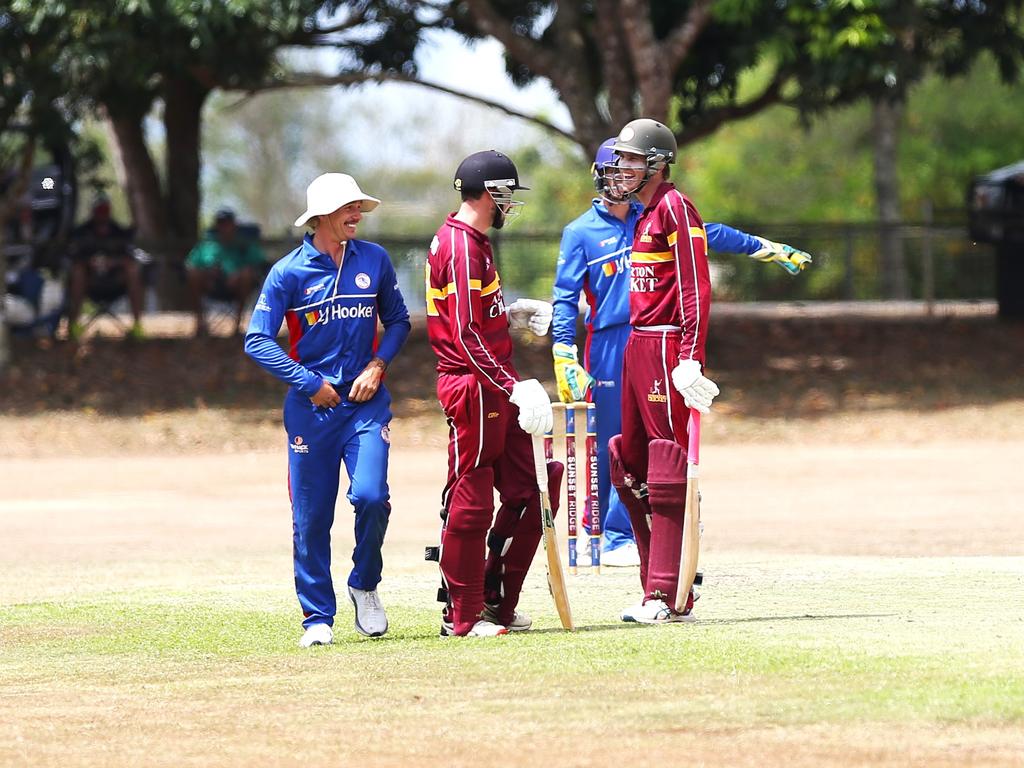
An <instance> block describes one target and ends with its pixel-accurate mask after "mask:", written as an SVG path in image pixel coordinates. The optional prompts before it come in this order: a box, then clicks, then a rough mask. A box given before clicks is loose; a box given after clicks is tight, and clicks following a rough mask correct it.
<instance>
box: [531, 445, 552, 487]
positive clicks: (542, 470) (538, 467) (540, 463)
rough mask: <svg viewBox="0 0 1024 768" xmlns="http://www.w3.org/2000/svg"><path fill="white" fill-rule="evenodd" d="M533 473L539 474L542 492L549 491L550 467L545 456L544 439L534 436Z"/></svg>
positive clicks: (538, 482) (538, 479)
mask: <svg viewBox="0 0 1024 768" xmlns="http://www.w3.org/2000/svg"><path fill="white" fill-rule="evenodd" d="M533 471H534V472H535V473H536V474H537V487H538V488H540V490H541V491H542V492H546V491H547V489H548V465H547V459H546V458H545V456H544V438H543V437H541V436H538V435H534V436H533Z"/></svg>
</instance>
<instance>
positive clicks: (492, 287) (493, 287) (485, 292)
mask: <svg viewBox="0 0 1024 768" xmlns="http://www.w3.org/2000/svg"><path fill="white" fill-rule="evenodd" d="M474 282H475V283H479V282H480V281H479V280H470V281H469V287H470V288H472V287H473V283H474ZM499 288H501V278H500V277H498V275H497V274H495V275H494V279H493V280H492V281H491V282H490V284H489V285H488V286H487V287H486V288H481V289H480V295H481V296H490V295H491V294H492V293H494V292H495V291H497V290H498V289H499Z"/></svg>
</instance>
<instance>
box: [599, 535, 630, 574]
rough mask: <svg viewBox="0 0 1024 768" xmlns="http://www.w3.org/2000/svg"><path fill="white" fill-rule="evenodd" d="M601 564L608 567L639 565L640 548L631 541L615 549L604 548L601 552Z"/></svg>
mask: <svg viewBox="0 0 1024 768" xmlns="http://www.w3.org/2000/svg"><path fill="white" fill-rule="evenodd" d="M601 565H607V566H608V567H609V568H636V567H637V566H639V565H640V550H639V549H637V546H636V544H634V543H633V542H632V541H629V542H626V543H625V544H623V545H622V546H621V547H616V548H615V549H606V550H605V551H604V552H602V553H601Z"/></svg>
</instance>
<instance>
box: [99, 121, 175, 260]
mask: <svg viewBox="0 0 1024 768" xmlns="http://www.w3.org/2000/svg"><path fill="white" fill-rule="evenodd" d="M107 112H108V116H107V125H108V126H109V128H110V130H111V132H112V133H113V135H114V144H115V145H116V146H115V152H114V154H115V156H116V157H115V162H117V164H118V165H120V166H121V168H122V170H123V173H124V187H125V193H126V194H127V195H128V205H129V207H130V208H131V212H132V221H133V223H134V224H135V231H136V235H137V237H138V238H139V240H141V241H143V242H150V243H153V242H158V241H160V240H162V239H163V238H164V237H166V236H167V213H166V210H165V208H164V199H163V194H162V192H161V190H160V179H159V177H158V176H157V172H156V164H155V163H154V162H153V156H152V155H151V154H150V152H149V147H147V146H146V138H145V133H144V131H143V127H142V121H143V119H144V118H145V115H142V114H129V113H117V114H115V113H111V111H110V110H109V109H108V110H107Z"/></svg>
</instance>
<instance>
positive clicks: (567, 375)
mask: <svg viewBox="0 0 1024 768" xmlns="http://www.w3.org/2000/svg"><path fill="white" fill-rule="evenodd" d="M551 353H552V354H553V355H554V358H555V381H556V382H558V399H559V400H561V401H562V402H563V403H578V402H580V401H582V400H586V399H587V390H589V389H590V388H591V387H592V386H594V377H593V376H591V375H590V374H589V373H587V370H586V368H584V367H583V366H582V365H580V362H579V358H577V357H576V345H575V344H573V345H572V346H569V345H568V344H555V345H553V346H552V347H551Z"/></svg>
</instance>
